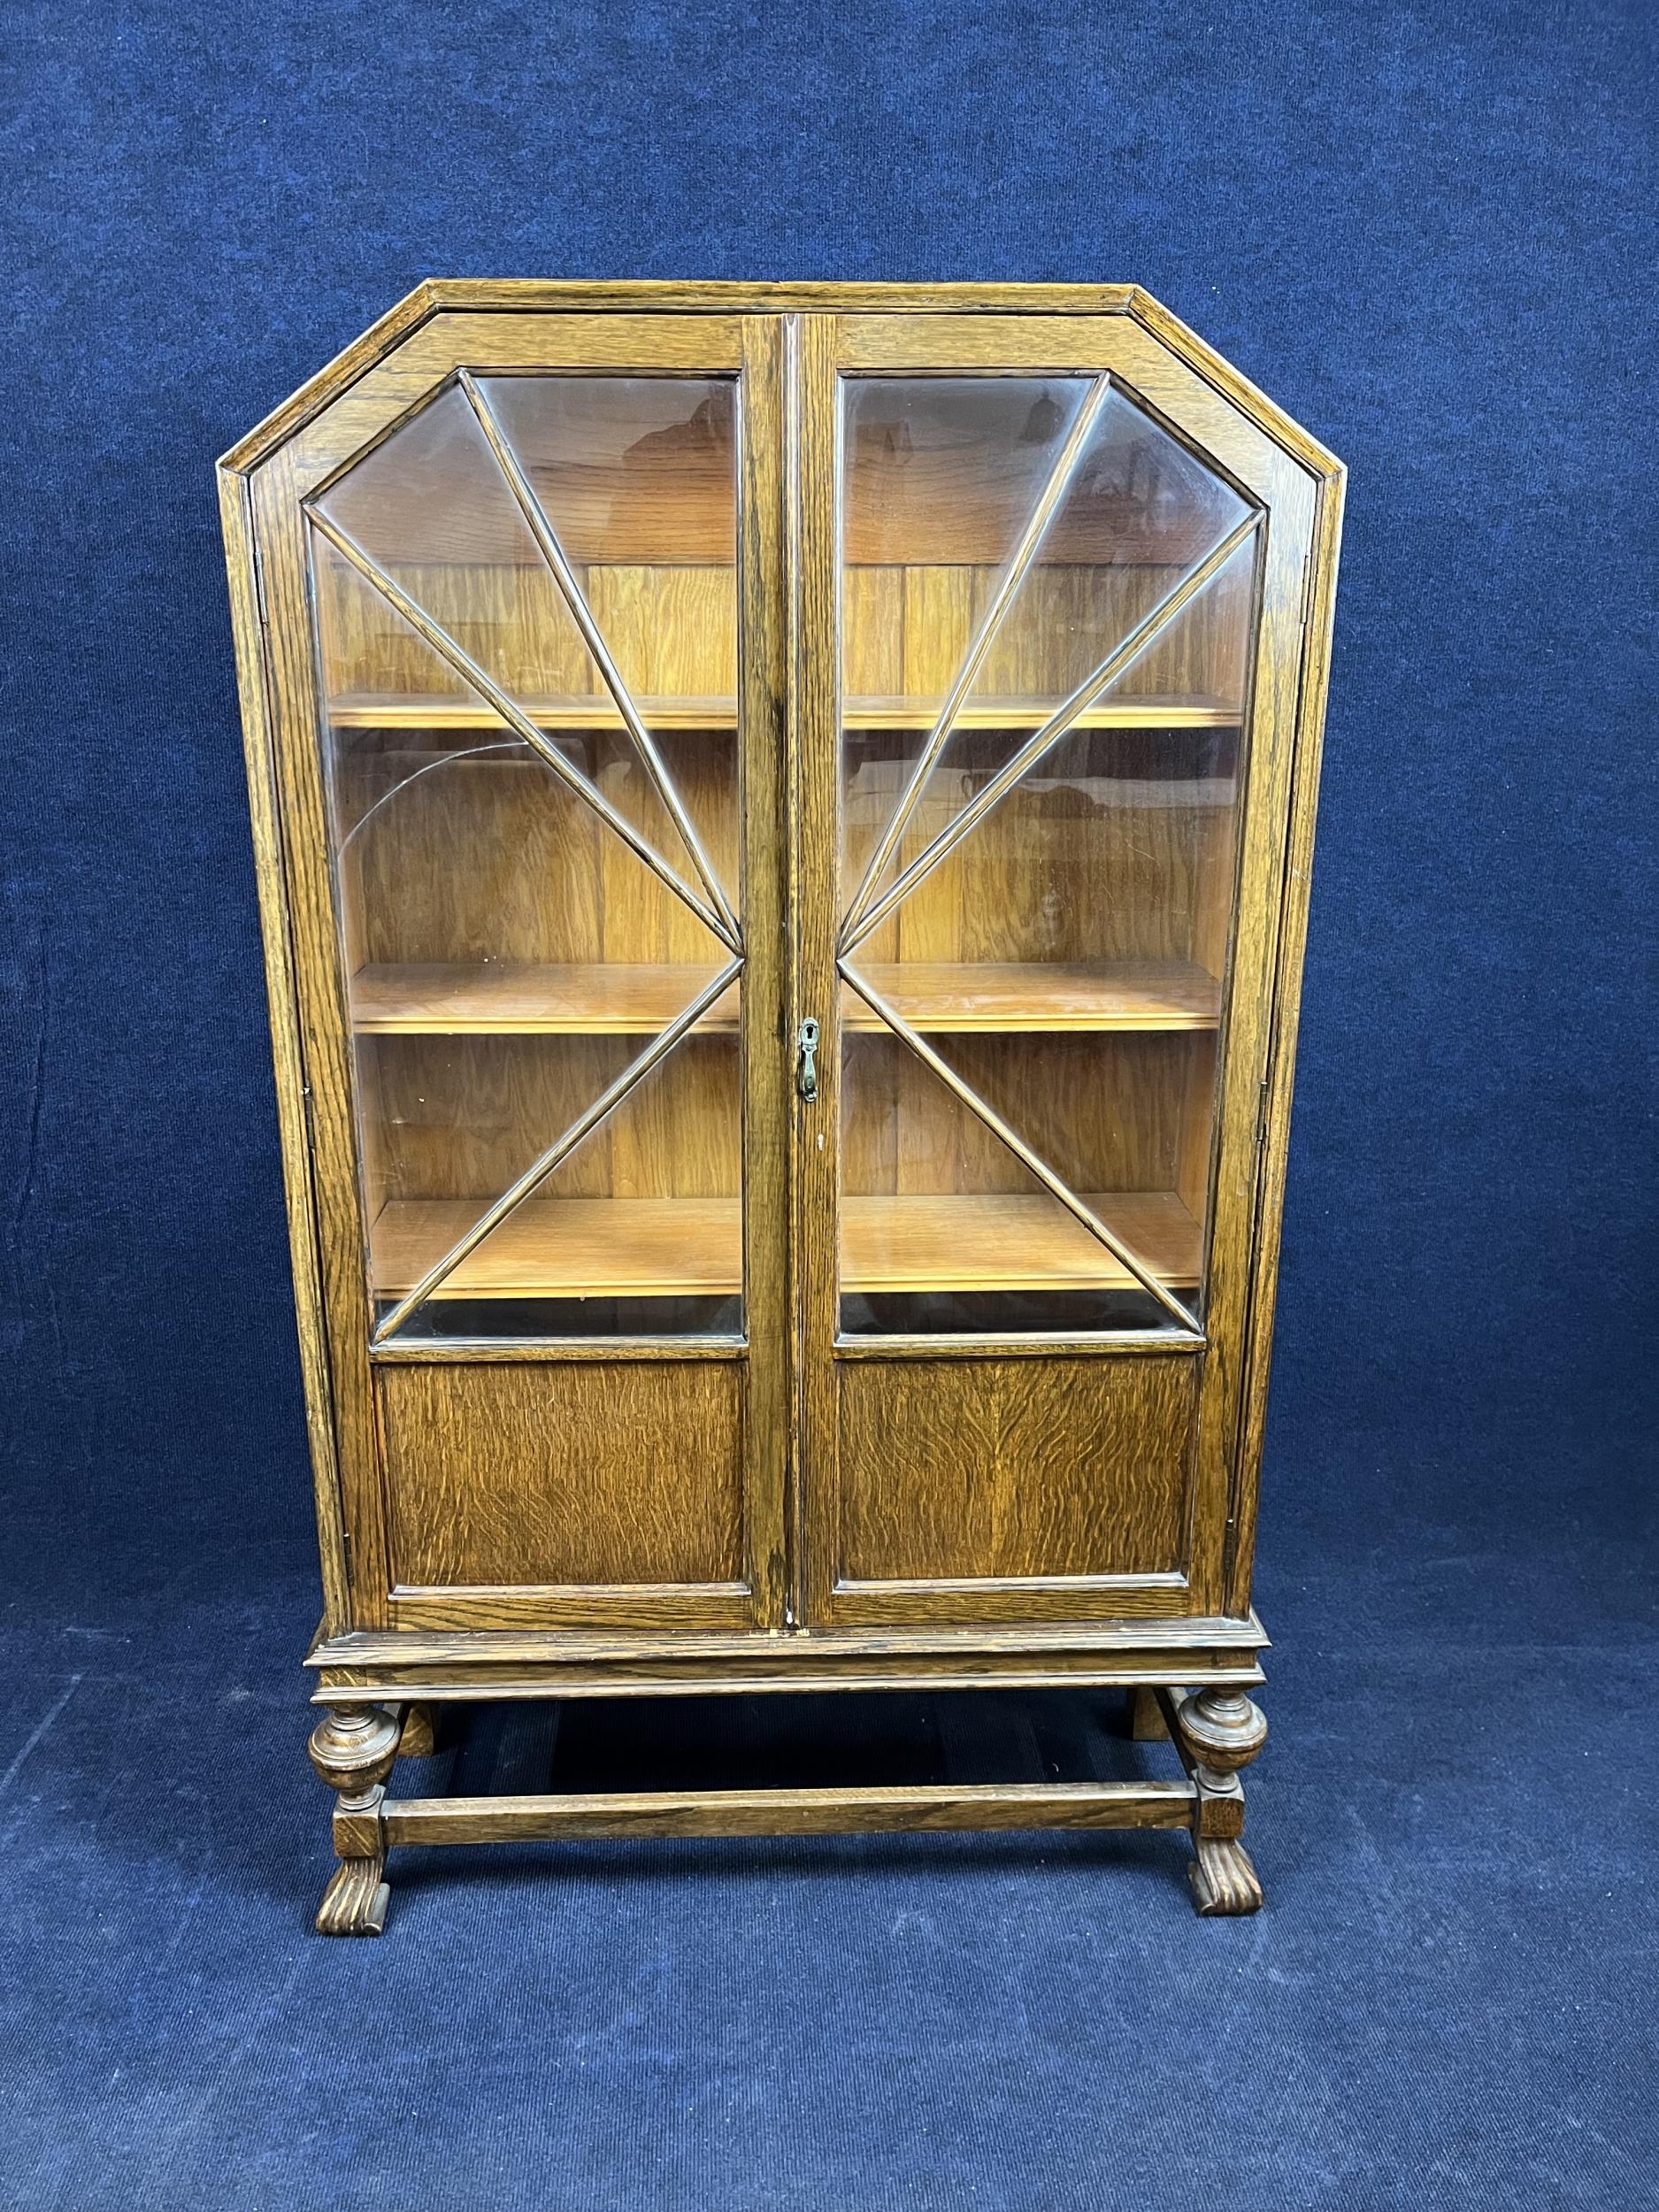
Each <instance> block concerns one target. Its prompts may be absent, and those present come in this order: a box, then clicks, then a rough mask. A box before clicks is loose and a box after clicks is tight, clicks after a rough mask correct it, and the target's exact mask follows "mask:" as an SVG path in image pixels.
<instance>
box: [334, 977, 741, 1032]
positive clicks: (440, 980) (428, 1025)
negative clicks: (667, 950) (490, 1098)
mask: <svg viewBox="0 0 1659 2212" xmlns="http://www.w3.org/2000/svg"><path fill="white" fill-rule="evenodd" d="M716 972H717V971H716V969H715V968H714V967H712V966H710V967H707V968H693V967H685V966H661V965H657V966H653V965H650V964H646V963H643V962H641V963H638V964H635V963H632V962H620V961H618V962H615V963H611V964H603V965H588V966H581V965H572V966H555V965H552V964H546V965H541V964H531V963H528V962H521V961H511V960H501V961H495V960H490V961H483V962H479V963H475V964H456V965H453V966H450V965H443V966H439V965H435V964H434V965H421V966H410V967H367V968H359V969H358V971H357V974H356V975H354V976H353V977H352V979H351V1025H352V1027H353V1028H354V1029H355V1030H356V1031H357V1033H358V1034H359V1035H369V1036H382V1037H384V1036H455V1035H460V1034H465V1033H484V1034H486V1035H492V1036H512V1035H525V1034H535V1035H545V1034H549V1033H551V1034H555V1035H564V1036H570V1037H596V1036H624V1037H633V1036H642V1037H647V1036H649V1037H654V1036H655V1035H656V1034H657V1032H658V1031H659V1030H662V1029H666V1028H667V1026H668V1025H669V1023H670V1022H672V1020H673V1018H674V1017H675V1016H676V1015H677V1014H683V1013H684V1011H685V1010H686V1009H687V1006H689V1005H690V1003H691V1002H692V1000H693V999H695V997H696V995H697V994H698V992H699V991H700V990H702V989H703V987H704V985H705V984H708V983H710V982H712V981H713V979H714V977H715V974H716ZM737 1019H738V995H737V987H736V985H735V984H734V985H733V987H732V988H731V989H730V990H729V991H727V992H726V993H725V994H724V995H723V996H722V997H720V998H718V999H717V1000H716V1002H715V1003H714V1005H713V1007H712V1008H711V1009H710V1011H709V1012H708V1013H707V1014H705V1015H704V1016H703V1021H702V1023H701V1025H700V1027H702V1028H704V1029H718V1030H728V1031H732V1030H735V1029H736V1027H737Z"/></svg>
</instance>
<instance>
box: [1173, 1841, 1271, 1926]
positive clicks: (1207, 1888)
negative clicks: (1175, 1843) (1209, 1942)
mask: <svg viewBox="0 0 1659 2212" xmlns="http://www.w3.org/2000/svg"><path fill="white" fill-rule="evenodd" d="M1194 1852H1195V1854H1196V1856H1195V1857H1194V1859H1193V1861H1192V1863H1190V1864H1189V1866H1188V1867H1187V1880H1188V1881H1189V1882H1190V1883H1191V1884H1192V1886H1193V1901H1194V1904H1195V1905H1196V1906H1197V1908H1198V1909H1199V1911H1200V1912H1201V1913H1203V1914H1205V1915H1206V1916H1208V1915H1209V1914H1211V1913H1229V1914H1231V1913H1247V1912H1259V1911H1260V1910H1261V1909H1262V1885H1261V1883H1260V1882H1259V1881H1258V1880H1257V1878H1256V1869H1255V1867H1254V1866H1253V1865H1252V1864H1251V1863H1250V1855H1249V1853H1248V1851H1247V1850H1246V1849H1245V1847H1244V1846H1243V1845H1242V1844H1241V1843H1240V1842H1238V1841H1236V1840H1235V1839H1233V1837H1231V1836H1222V1837H1213V1836H1200V1837H1199V1838H1197V1839H1196V1840H1195V1842H1194Z"/></svg>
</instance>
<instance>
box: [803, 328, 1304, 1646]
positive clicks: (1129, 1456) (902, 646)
mask: <svg viewBox="0 0 1659 2212" xmlns="http://www.w3.org/2000/svg"><path fill="white" fill-rule="evenodd" d="M800 421H801V426H802V459H803V469H802V483H803V526H802V538H801V543H802V564H803V569H802V601H801V606H802V623H803V645H804V651H803V657H802V664H803V668H805V669H806V670H809V671H810V672H813V674H812V677H810V678H808V679H807V680H803V688H802V695H801V698H800V701H799V713H798V717H797V723H798V729H799V742H800V757H801V763H802V775H803V806H802V809H801V849H800V852H799V854H798V856H797V880H798V882H799V884H800V885H801V887H802V891H803V897H802V900H801V903H800V907H799V917H800V924H801V932H802V947H801V952H802V968H801V975H800V979H799V985H800V1007H801V1010H802V1013H803V1018H810V1019H816V1020H817V1021H818V1024H819V1029H820V1041H819V1044H818V1068H819V1071H820V1079H819V1083H818V1094H817V1096H816V1098H811V1099H807V1100H803V1102H802V1104H801V1107H800V1113H801V1117H802V1128H801V1137H802V1143H801V1147H800V1156H801V1158H802V1161H803V1176H802V1195H803V1347H802V1349H803V1400H804V1425H803V1455H802V1468H801V1482H800V1487H799V1513H798V1517H797V1526H798V1531H799V1536H800V1542H799V1546H798V1553H799V1571H800V1577H801V1582H800V1602H801V1607H802V1610H803V1617H805V1618H806V1619H807V1620H808V1621H811V1622H818V1623H823V1624H830V1623H841V1624H855V1623H861V1624H880V1623H887V1624H905V1623H911V1622H915V1623H927V1622H937V1623H941V1624H944V1623H950V1622H957V1623H972V1622H987V1623H989V1622H998V1621H1003V1622H1009V1621H1030V1620H1033V1619H1035V1620H1041V1619H1043V1618H1052V1619H1056V1620H1064V1619H1071V1618H1080V1617H1110V1616H1114V1615H1123V1616H1128V1617H1133V1616H1136V1615H1140V1616H1145V1615H1147V1614H1148V1613H1151V1614H1169V1615H1202V1614H1207V1613H1210V1612H1214V1611H1217V1610H1218V1609H1219V1608H1220V1596H1221V1592H1222V1587H1223V1579H1224V1574H1225V1549H1226V1527H1227V1520H1228V1512H1229V1495H1230V1485H1231V1479H1232V1441H1233V1429H1234V1428H1235V1427H1236V1425H1237V1409H1238V1382H1239V1370H1240V1347H1241V1344H1242V1340H1243V1331H1244V1328H1245V1325H1246V1321H1247V1317H1248V1291H1249V1277H1250V1260H1251V1248H1252V1242H1253V1239H1252V1228H1253V1222H1254V1206H1255V1196H1256V1190H1255V1180H1256V1158H1257V1152H1258V1145H1257V1137H1258V1133H1259V1125H1260V1101H1261V1097H1262V1095H1263V1075H1264V1072H1265V1065H1266V1053H1267V1049H1268V1045H1269V1042H1270V1035H1269V1009H1270V1004H1271V981H1272V953H1273V943H1274V939H1275V933H1276V918H1277V907H1278V890H1279V871H1280V869H1281V868H1282V857H1283V839H1284V831H1285V821H1286V774H1285V770H1286V764H1287V753H1288V746H1289V741H1290V727H1291V710H1293V709H1294V696H1295V694H1294V668H1295V663H1296V659H1297V654H1296V650H1295V647H1296V641H1297V635H1298V633H1299V626H1300V619H1301V601H1302V588H1303V574H1304V566H1305V557H1306V553H1307V549H1308V544H1307V534H1308V528H1309V523H1310V503H1309V501H1308V499H1307V496H1306V494H1305V491H1303V490H1302V489H1301V487H1302V483H1303V480H1302V478H1301V475H1300V472H1298V471H1296V470H1295V469H1294V467H1293V466H1292V465H1290V464H1289V463H1288V461H1287V460H1286V458H1285V457H1283V456H1282V455H1280V454H1279V452H1278V450H1277V449H1275V448H1273V447H1271V445H1270V444H1269V443H1268V442H1267V441H1266V440H1265V439H1263V437H1262V436H1261V435H1260V434H1259V433H1257V432H1256V431H1255V430H1254V429H1253V428H1252V427H1251V426H1249V425H1248V423H1246V422H1245V420H1244V419H1243V418H1242V417H1241V416H1240V414H1239V413H1238V411H1236V410H1234V409H1233V407H1231V406H1230V405H1229V404H1228V403H1226V402H1225V400H1224V399H1221V398H1220V397H1219V396H1217V394H1216V393H1215V392H1213V391H1212V390H1211V389H1210V388H1209V387H1207V386H1205V385H1203V384H1202V382H1201V381H1200V380H1199V379H1198V378H1197V377H1196V376H1194V374H1193V373H1191V372H1190V371H1189V370H1187V369H1186V368H1185V367H1184V366H1183V365H1180V364H1179V363H1176V362H1174V361H1173V360H1172V359H1171V357H1169V356H1168V355H1167V354H1166V353H1165V352H1164V350H1163V349H1161V348H1160V347H1158V346H1157V344H1156V341H1154V340H1153V339H1151V338H1150V337H1149V336H1148V334H1146V333H1145V332H1144V331H1142V330H1141V329H1140V328H1139V327H1137V326H1133V325H1130V324H1128V323H1127V322H1126V321H1125V319H1118V318H1101V319H1094V318H1065V319H1061V318H1055V319H1018V318H986V319H982V320H981V319H964V318H961V317H949V318H945V317H941V318H937V319H934V318H927V317H920V318H917V317H909V318H904V319H898V318H887V317H880V316H875V317H864V318H848V319H841V320H836V319H830V318H813V319H809V321H808V323H807V325H806V326H805V331H804V335H803V348H802V392H801V407H800Z"/></svg>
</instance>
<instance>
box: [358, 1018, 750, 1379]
mask: <svg viewBox="0 0 1659 2212" xmlns="http://www.w3.org/2000/svg"><path fill="white" fill-rule="evenodd" d="M737 1028H738V1008H737V991H736V989H735V987H733V990H732V991H731V992H730V993H729V994H728V995H727V996H726V998H724V999H722V1000H721V1002H719V1004H718V1006H717V1008H716V1010H715V1012H714V1014H713V1016H712V1017H711V1018H710V1019H709V1020H708V1021H706V1022H705V1023H703V1024H701V1025H698V1026H697V1027H696V1028H695V1029H694V1030H692V1031H691V1032H690V1033H688V1034H687V1036H685V1037H684V1038H682V1039H681V1040H680V1042H679V1043H678V1044H676V1045H675V1046H674V1047H673V1048H672V1049H671V1050H670V1052H669V1053H668V1055H667V1056H666V1057H665V1058H664V1060H662V1061H661V1062H660V1063H659V1064H657V1066H656V1067H655V1068H654V1069H652V1070H651V1071H650V1072H649V1074H647V1075H645V1076H643V1077H642V1078H641V1079H640V1081H639V1082H638V1083H637V1084H635V1085H634V1087H633V1088H632V1089H631V1090H630V1091H629V1092H628V1093H627V1094H626V1097H625V1098H624V1099H623V1100H622V1101H621V1102H620V1103H619V1104H618V1106H617V1107H616V1108H615V1109H614V1110H612V1111H611V1113H610V1114H608V1115H607V1116H606V1117H605V1118H604V1119H603V1121H602V1122H601V1123H600V1124H599V1125H598V1126H597V1127H596V1128H595V1130H594V1131H593V1132H592V1133H591V1134H590V1135H589V1136H588V1137H587V1138H585V1139H584V1140H583V1141H582V1142H581V1143H580V1144H579V1145H578V1146H577V1147H576V1148H575V1149H574V1150H573V1151H572V1152H571V1153H570V1154H569V1155H568V1156H567V1157H565V1159H564V1160H563V1161H561V1162H560V1163H559V1164H558V1165H557V1166H556V1167H555V1168H554V1170H553V1171H552V1172H551V1173H550V1174H549V1175H548V1176H547V1177H546V1178H545V1179H544V1180H542V1181H541V1182H539V1183H537V1184H536V1185H535V1187H534V1189H533V1190H531V1191H530V1192H529V1193H528V1194H526V1196H525V1197H524V1198H523V1199H522V1200H521V1201H520V1202H519V1203H518V1205H516V1206H515V1207H514V1208H513V1209H512V1210H511V1212H510V1213H509V1214H507V1216H506V1217H505V1218H504V1219H503V1221H502V1222H501V1223H500V1225H498V1226H496V1227H495V1228H492V1229H491V1230H490V1231H489V1232H488V1233H487V1234H486V1235H485V1236H484V1237H483V1238H482V1239H481V1240H480V1241H479V1242H478V1243H477V1244H476V1245H475V1246H474V1247H473V1248H472V1250H470V1251H469V1252H468V1253H467V1254H466V1255H465V1257H464V1258H463V1259H462V1260H461V1261H460V1263H458V1265H457V1267H456V1268H455V1269H454V1271H452V1272H451V1273H450V1274H449V1275H448V1276H447V1277H446V1278H445V1279H444V1281H443V1282H442V1284H440V1285H439V1286H438V1287H437V1288H436V1289H434V1291H433V1293H432V1294H431V1295H430V1296H429V1297H428V1298H427V1299H426V1301H425V1302H424V1303H422V1304H421V1305H419V1307H417V1308H416V1310H415V1311H414V1312H413V1313H412V1314H411V1316H410V1317H409V1319H408V1321H407V1323H406V1324H405V1325H404V1326H403V1329H402V1330H401V1331H400V1334H401V1335H403V1336H405V1337H410V1336H413V1337H422V1338H444V1337H450V1338H453V1337H499V1336H505V1335H540V1336H561V1337H569V1336H579V1337H607V1336H620V1335H629V1336H634V1335H649V1336H660V1335H723V1336H732V1335H735V1334H737V1333H739V1332H740V1330H741V1326H742V1298H741V1293H742V1279H743V1253H742V1187H741V1141H740V1129H741V1114H740V1110H739V1096H738V1049H737ZM638 1042H639V1041H638V1040H637V1039H629V1040H624V1039H621V1038H613V1037H603V1038H601V1037H593V1038H584V1039H580V1040H568V1041H561V1045H562V1049H557V1050H556V1049H553V1048H550V1047H546V1046H543V1047H541V1049H540V1050H539V1051H538V1052H537V1053H536V1054H535V1055H534V1057H529V1058H526V1057H523V1056H521V1057H519V1058H518V1061H517V1063H516V1064H515V1065H514V1067H513V1069H512V1071H511V1076H512V1080H513V1082H514V1084H515V1086H532V1085H534V1086H535V1087H538V1089H539V1092H540V1094H541V1099H545V1101H546V1102H547V1107H548V1109H549V1110H550V1117H551V1118H552V1119H553V1120H558V1118H559V1116H560V1115H564V1116H565V1118H564V1120H562V1121H559V1126H560V1127H561V1128H563V1127H565V1126H567V1125H568V1124H569V1121H570V1120H572V1119H573V1118H574V1117H575V1114H577V1113H580V1110H581V1109H582V1107H583V1106H585V1105H587V1104H588V1103H590V1102H591V1101H592V1100H593V1099H594V1098H595V1097H597V1096H598V1095H599V1094H600V1093H601V1092H602V1091H603V1089H604V1088H605V1087H606V1086H607V1084H609V1083H611V1082H613V1081H614V1080H615V1079H616V1078H617V1077H618V1075H620V1074H621V1073H622V1072H623V1071H624V1070H625V1069H626V1066H627V1064H628V1063H629V1061H630V1060H631V1059H632V1058H633V1057H634V1053H635V1050H636V1048H637V1045H638ZM492 1049H493V1050H495V1052H497V1053H499V1051H500V1050H501V1045H500V1043H499V1041H492ZM556 1093H557V1094H558V1095H557V1098H556V1097H555V1094H556ZM432 1103H434V1104H436V1103H438V1102H437V1101H435V1100H434V1101H433V1102H432ZM567 1108H568V1109H569V1110H568V1111H567ZM540 1110H541V1101H540V1100H539V1101H538V1111H540ZM445 1156H446V1158H448V1159H449V1161H450V1162H451V1163H452V1165H451V1174H452V1176H453V1177H454V1179H457V1180H461V1181H467V1182H470V1183H471V1185H472V1189H471V1190H470V1191H469V1192H468V1193H466V1194H465V1195H462V1196H458V1197H449V1196H442V1197H439V1196H432V1195H426V1196H423V1197H422V1198H421V1199H419V1200H418V1201H413V1202H403V1203H401V1204H400V1203H392V1204H389V1205H388V1206H387V1207H386V1208H385V1209H384V1210H382V1212H381V1214H380V1220H379V1223H378V1225H377V1228H376V1233H375V1236H374V1240H373V1268H374V1273H375V1284H376V1291H377V1294H378V1295H379V1296H380V1299H381V1301H382V1302H383V1303H384V1304H385V1305H386V1307H387V1310H393V1309H394V1307H395V1302H396V1300H398V1299H399V1298H401V1297H403V1295H404V1294H406V1293H407V1292H408V1290H409V1289H410V1287H411V1286H412V1285H413V1284H415V1283H416V1282H418V1281H419V1279H420V1278H421V1277H422V1275H423V1274H424V1273H425V1272H426V1271H427V1270H428V1269H429V1268H431V1267H432V1266H434V1264H435V1263H437V1262H438V1261H439V1260H441V1259H442V1257H443V1256H445V1255H446V1254H447V1253H449V1252H452V1251H453V1250H454V1249H455V1248H456V1246H457V1242H459V1240H461V1239H463V1238H464V1237H465V1235H466V1234H467V1233H468V1231H469V1230H471V1229H472V1227H473V1226H474V1225H475V1224H476V1223H477V1221H478V1220H479V1218H480V1216H482V1214H483V1213H484V1211H485V1210H486V1205H487V1203H488V1197H489V1196H490V1195H491V1194H492V1191H493V1187H494V1185H495V1182H496V1181H498V1180H499V1176H498V1168H499V1165H500V1164H503V1163H495V1162H480V1164H478V1165H476V1166H474V1165H473V1164H472V1161H471V1159H470V1158H468V1159H465V1160H457V1159H456V1157H455V1155H454V1153H453V1151H452V1150H451V1151H449V1152H448V1153H446V1155H445Z"/></svg>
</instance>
